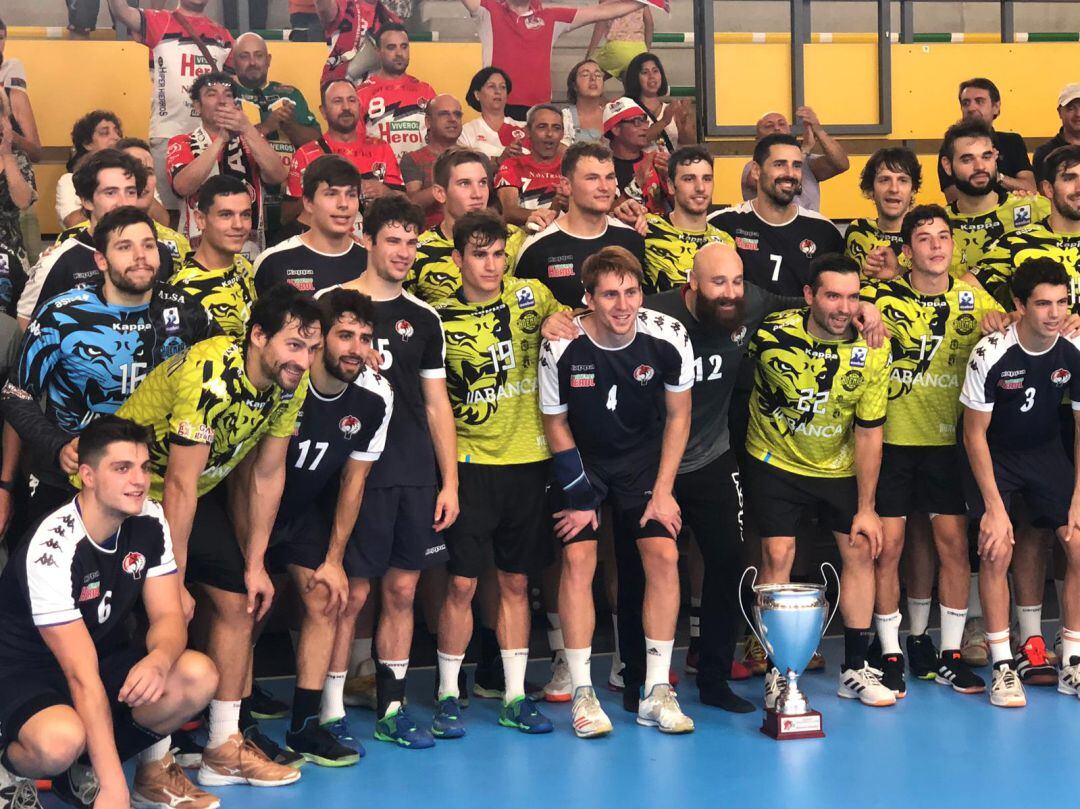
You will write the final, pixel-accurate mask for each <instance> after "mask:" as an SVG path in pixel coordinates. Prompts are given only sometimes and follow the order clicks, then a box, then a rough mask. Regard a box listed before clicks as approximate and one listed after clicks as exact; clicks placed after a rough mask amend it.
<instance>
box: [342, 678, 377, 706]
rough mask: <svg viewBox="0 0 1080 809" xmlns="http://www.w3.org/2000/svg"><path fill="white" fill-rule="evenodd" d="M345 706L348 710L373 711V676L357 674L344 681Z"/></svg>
mask: <svg viewBox="0 0 1080 809" xmlns="http://www.w3.org/2000/svg"><path fill="white" fill-rule="evenodd" d="M344 700H345V704H346V705H348V706H349V707H350V708H367V709H368V710H369V711H374V710H375V675H374V674H358V675H357V676H355V677H350V678H349V679H348V680H346V681H345V696H344Z"/></svg>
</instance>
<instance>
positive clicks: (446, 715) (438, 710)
mask: <svg viewBox="0 0 1080 809" xmlns="http://www.w3.org/2000/svg"><path fill="white" fill-rule="evenodd" d="M431 735H432V736H434V737H435V738H437V739H460V738H461V737H462V736H464V735H465V722H463V721H462V719H461V706H460V705H459V704H458V700H457V697H443V698H442V699H440V700H439V701H438V702H437V703H435V715H434V716H433V717H431Z"/></svg>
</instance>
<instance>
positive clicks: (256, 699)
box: [248, 682, 289, 719]
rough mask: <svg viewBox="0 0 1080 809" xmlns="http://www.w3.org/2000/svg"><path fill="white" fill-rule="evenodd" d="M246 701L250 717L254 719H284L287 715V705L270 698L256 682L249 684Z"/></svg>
mask: <svg viewBox="0 0 1080 809" xmlns="http://www.w3.org/2000/svg"><path fill="white" fill-rule="evenodd" d="M248 699H249V703H248V704H249V705H250V706H251V715H252V716H254V717H255V718H256V719H284V718H285V717H286V716H288V715H289V706H288V704H287V703H284V702H282V701H281V700H279V699H275V698H274V697H272V696H271V695H270V694H269V693H267V692H266V691H265V690H263V689H262V688H261V687H260V686H259V684H258V682H253V683H252V684H251V696H250V697H249V698H248Z"/></svg>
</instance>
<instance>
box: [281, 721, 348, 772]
mask: <svg viewBox="0 0 1080 809" xmlns="http://www.w3.org/2000/svg"><path fill="white" fill-rule="evenodd" d="M285 745H286V747H288V749H289V750H291V751H292V752H294V753H297V754H299V755H301V756H303V757H304V760H305V761H310V762H312V763H313V764H318V765H319V766H320V767H350V766H352V765H353V764H356V763H357V762H358V761H360V755H361V753H360V751H359V750H358V749H357V748H356V747H351V746H349V745H346V744H343V743H342V741H341V740H340V739H339V738H338V737H337V736H335V735H334V734H333V732H332V731H331V730H330V728H329V727H327V726H325V725H320V724H319V722H318V720H316V719H314V718H312V719H309V720H308V721H307V722H305V723H304V726H303V727H302V728H300V730H298V731H296V732H295V733H293V732H292V731H286V732H285Z"/></svg>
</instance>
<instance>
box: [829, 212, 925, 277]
mask: <svg viewBox="0 0 1080 809" xmlns="http://www.w3.org/2000/svg"><path fill="white" fill-rule="evenodd" d="M882 245H885V246H887V247H891V248H892V251H893V252H894V253H895V254H896V258H897V261H899V262H900V266H901V267H903V268H904V269H907V268H908V267H909V266H911V262H909V261H908V260H907V258H906V257H905V256H904V251H903V250H902V249H901V248H903V246H904V240H903V239H902V238H901V236H900V234H899V233H886V232H885V231H883V230H882V229H881V228H879V227H878V223H877V220H876V219H853V220H852V222H851V224H850V225H848V226H847V231H845V233H844V255H846V256H848V257H849V258H852V259H854V260H855V261H857V262H858V263H859V268H860V269H862V267H863V265H864V263H865V262H866V256H867V255H868V254H869V253H870V251H871V250H873V249H874V248H876V247H881V246H882Z"/></svg>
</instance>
